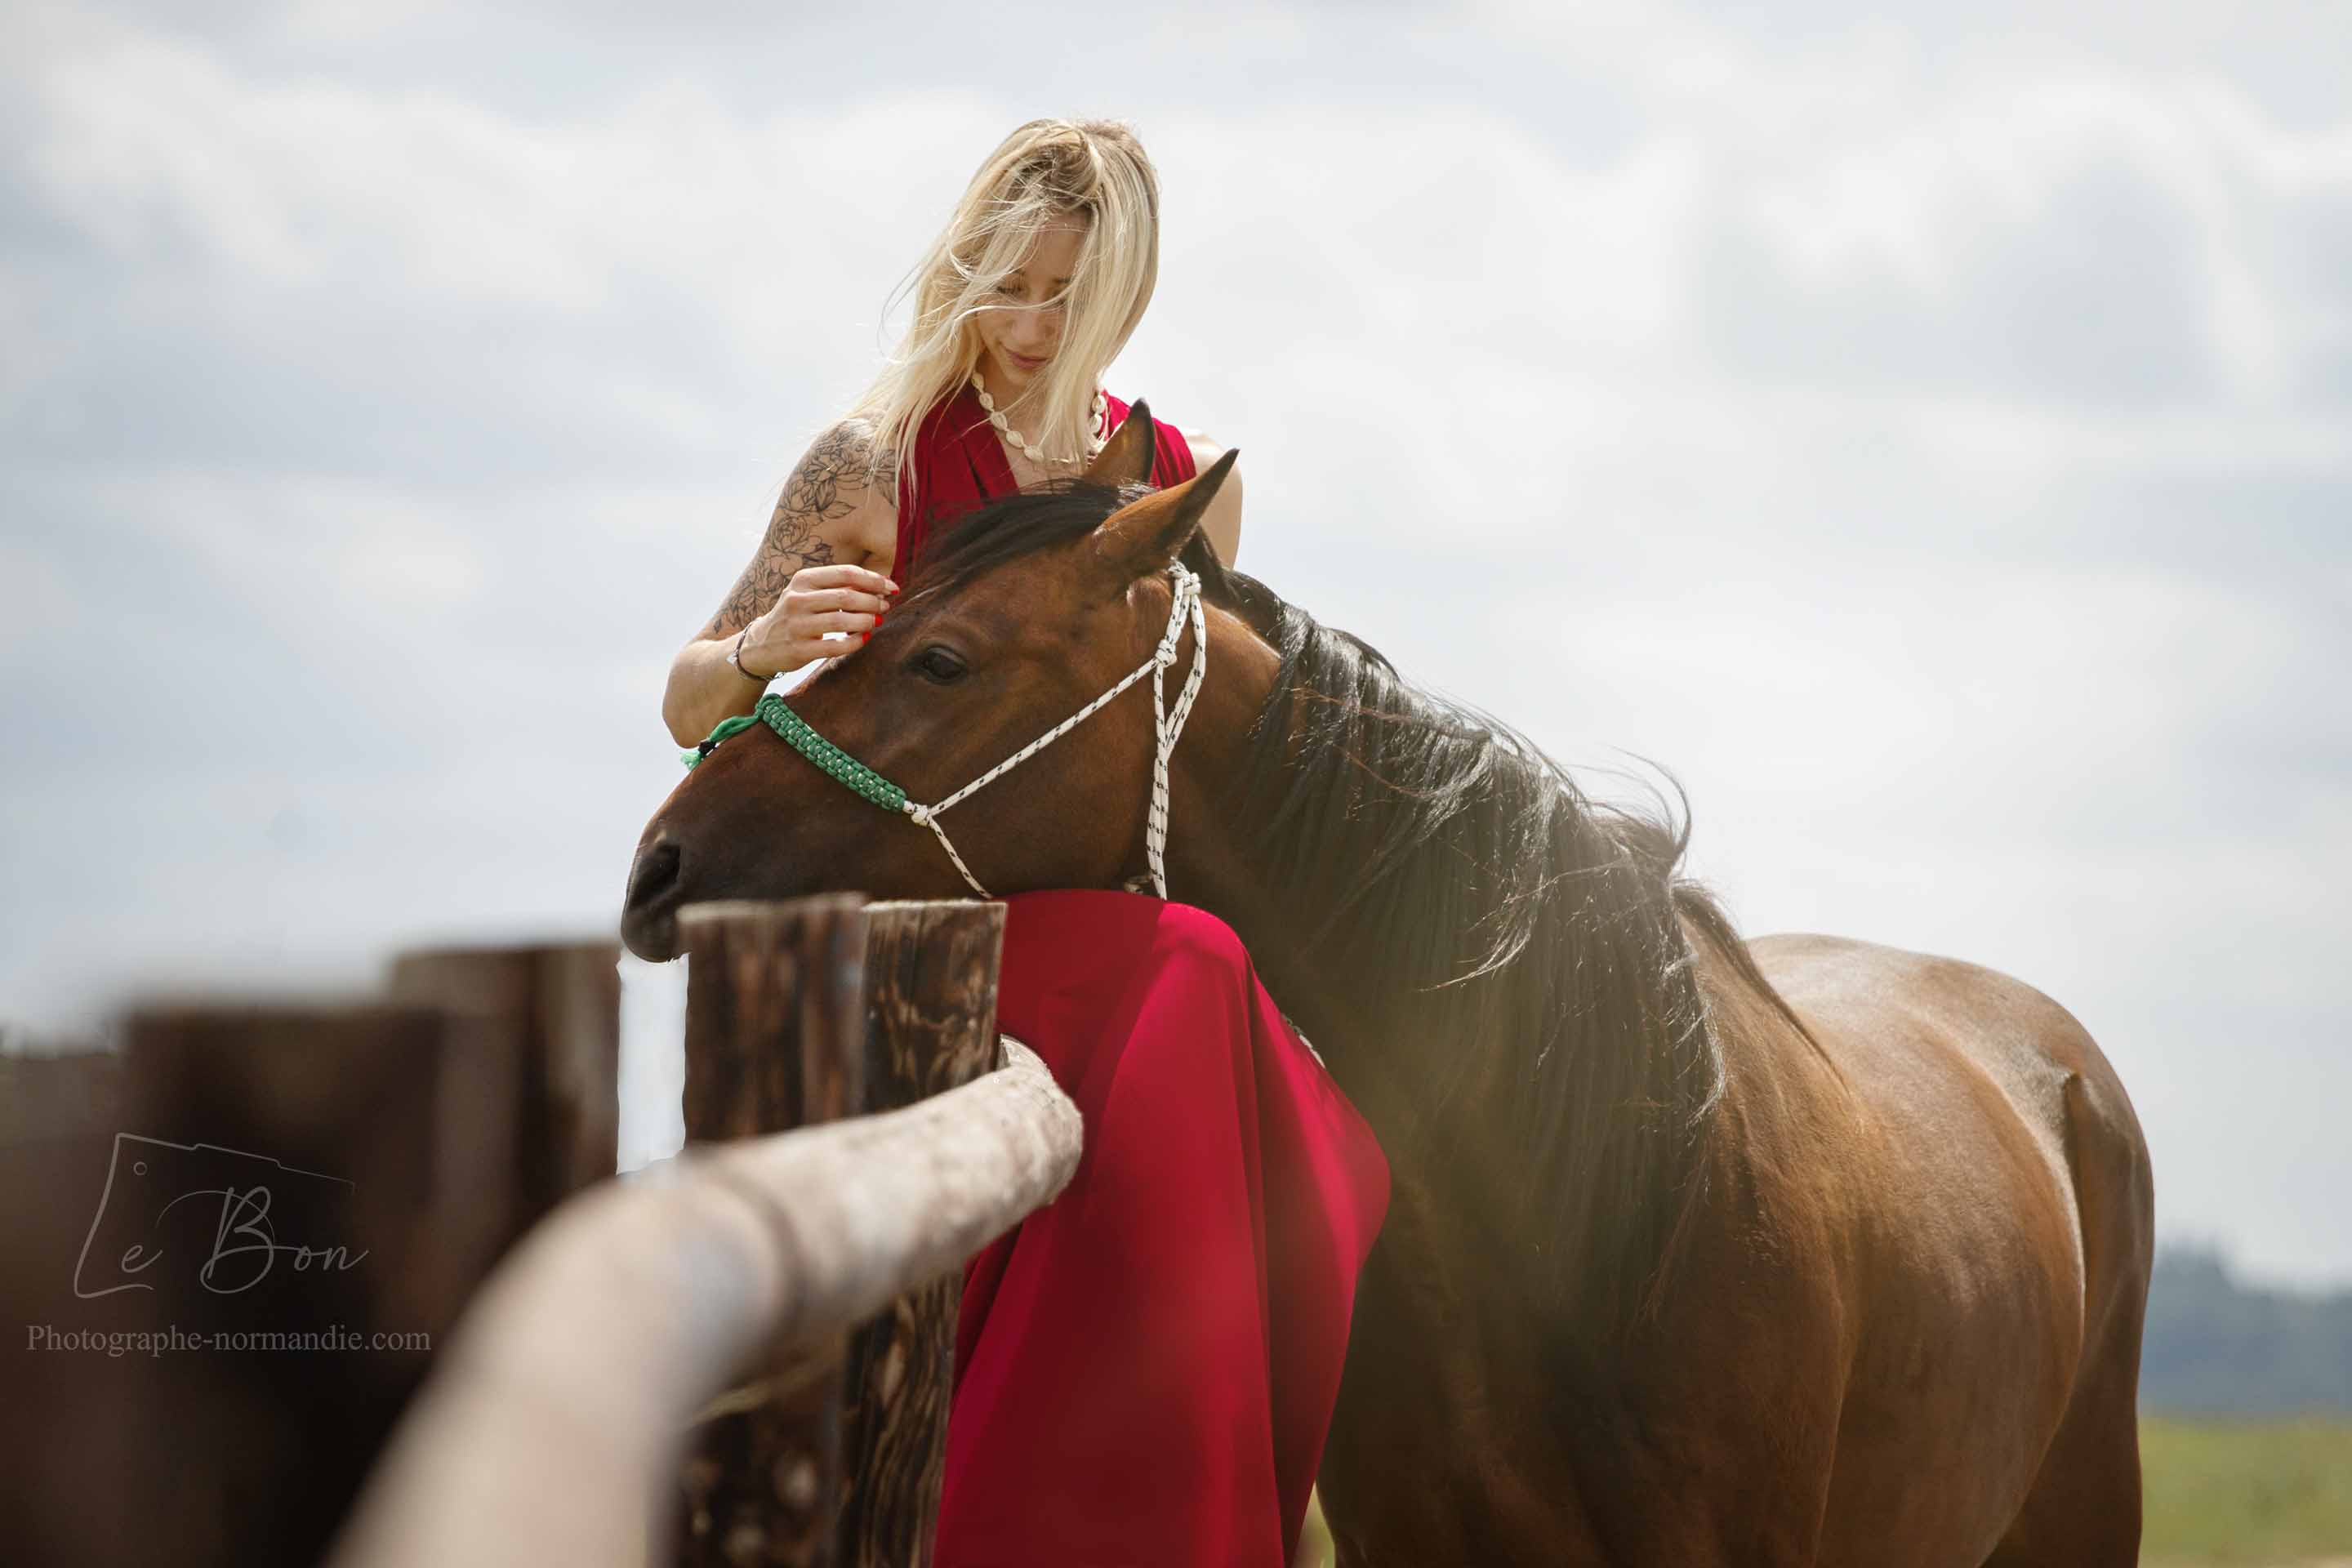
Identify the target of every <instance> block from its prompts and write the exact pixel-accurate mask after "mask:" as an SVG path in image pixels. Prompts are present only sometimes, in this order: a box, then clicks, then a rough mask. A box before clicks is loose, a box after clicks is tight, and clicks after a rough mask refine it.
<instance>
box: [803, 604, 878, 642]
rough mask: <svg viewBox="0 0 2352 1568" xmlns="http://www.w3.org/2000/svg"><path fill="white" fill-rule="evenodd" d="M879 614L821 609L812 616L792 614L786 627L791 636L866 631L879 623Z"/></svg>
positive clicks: (814, 635)
mask: <svg viewBox="0 0 2352 1568" xmlns="http://www.w3.org/2000/svg"><path fill="white" fill-rule="evenodd" d="M881 620H882V617H881V616H873V615H867V614H866V613H865V612H864V611H862V610H822V611H819V612H818V613H817V614H815V615H813V616H793V617H792V622H791V625H790V626H789V627H788V628H787V634H788V635H789V636H791V637H796V638H799V637H816V636H818V635H819V634H821V633H824V632H868V631H872V630H873V629H874V628H875V626H877V625H879V624H880V623H881Z"/></svg>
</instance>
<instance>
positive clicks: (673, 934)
mask: <svg viewBox="0 0 2352 1568" xmlns="http://www.w3.org/2000/svg"><path fill="white" fill-rule="evenodd" d="M1150 432H1151V421H1150V416H1149V415H1148V413H1147V411H1146V410H1145V408H1144V406H1143V405H1141V404H1137V405H1135V408H1134V410H1133V412H1132V413H1131V414H1130V416H1129V418H1128V420H1127V422H1126V423H1125V424H1124V425H1123V426H1120V428H1119V431H1118V434H1117V435H1115V436H1114V437H1112V439H1111V442H1110V444H1109V445H1108V447H1105V449H1104V451H1103V453H1102V455H1101V457H1100V458H1097V460H1096V462H1095V463H1094V465H1093V466H1092V467H1091V468H1088V470H1087V474H1086V476H1085V477H1084V479H1081V480H1080V481H1078V482H1077V483H1076V484H1074V485H1071V486H1068V487H1066V488H1062V489H1055V490H1052V491H1049V492H1045V493H1038V494H1031V495H1024V496H1020V497H1015V498H1008V499H1007V500H1003V501H999V502H996V503H994V504H993V505H992V507H991V508H990V509H989V511H988V513H986V514H983V515H982V516H980V517H976V518H975V519H973V520H972V521H971V523H970V524H967V525H966V527H965V528H963V529H961V530H959V531H957V532H956V533H955V534H953V535H950V537H949V539H948V541H947V542H946V545H945V546H944V547H943V548H942V549H941V550H940V551H939V552H937V554H936V555H935V556H934V557H933V558H932V559H931V560H929V561H928V562H927V563H925V565H924V567H923V569H922V571H921V572H919V574H916V576H915V580H914V581H913V582H911V583H910V584H908V594H907V595H906V596H905V599H904V601H903V602H902V603H901V604H899V605H896V606H894V607H893V608H892V610H891V612H890V614H889V616H888V617H887V619H886V620H885V621H884V623H883V624H882V625H881V626H878V627H877V628H876V630H875V632H874V635H873V637H872V638H871V640H870V641H868V642H866V644H865V645H864V646H863V647H860V648H859V649H858V651H856V652H855V653H852V654H849V655H846V656H845V657H843V658H838V659H835V660H834V661H833V662H831V663H830V664H828V665H827V666H826V667H825V668H823V669H822V670H821V671H819V673H818V674H817V676H816V677H815V678H814V679H811V680H810V681H809V682H808V683H807V684H805V685H803V686H802V687H801V688H800V689H798V690H796V691H794V692H793V694H792V698H791V702H790V714H792V715H797V717H798V719H799V720H800V721H804V722H805V724H806V726H807V728H808V730H810V731H814V734H816V735H818V736H822V737H823V738H824V741H825V742H831V743H832V745H833V746H834V747H835V748H838V750H839V752H842V753H845V755H846V757H848V758H854V759H856V762H857V763H862V764H864V766H865V767H866V769H868V770H871V773H872V774H875V775H879V778H880V779H882V780H887V781H888V783H889V784H895V785H897V786H899V788H901V789H903V791H904V792H905V794H906V795H907V797H908V798H909V799H911V800H914V801H916V802H919V803H923V804H936V803H938V802H940V801H942V800H944V799H945V798H947V797H948V796H949V795H951V794H953V793H954V792H955V791H957V790H959V789H961V788H962V787H963V786H964V785H966V784H970V783H971V781H973V780H974V779H976V778H978V777H979V776H980V775H981V774H982V773H986V772H987V771H988V770H989V769H991V768H992V767H994V766H995V765H996V764H997V763H1001V762H1003V760H1004V759H1005V758H1007V757H1009V756H1011V755H1012V754H1013V753H1014V752H1017V751H1019V750H1021V749H1022V748H1023V747H1024V746H1026V745H1028V744H1029V743H1030V742H1033V741H1034V740H1036V739H1037V738H1038V737H1039V736H1041V735H1043V734H1045V732H1046V731H1049V730H1051V729H1053V728H1054V727H1055V725H1056V724H1058V723H1060V722H1061V721H1063V720H1065V719H1067V718H1068V717H1070V715H1072V714H1073V713H1075V712H1076V711H1077V710H1079V709H1080V708H1082V707H1084V706H1085V705H1086V704H1087V703H1088V702H1090V701H1092V700H1094V699H1095V698H1097V697H1098V696H1100V695H1101V694H1102V693H1103V692H1105V691H1106V690H1108V689H1110V688H1111V687H1112V686H1114V685H1116V684H1117V683H1118V681H1119V680H1120V679H1122V678H1124V677H1126V676H1127V675H1128V674H1129V673H1130V672H1131V671H1133V670H1135V669H1136V668H1138V667H1139V664H1140V663H1142V662H1143V661H1146V660H1148V659H1150V657H1151V655H1152V652H1153V650H1154V648H1155V647H1157V646H1158V644H1159V643H1160V637H1161V635H1162V633H1163V631H1164V629H1165V627H1166V626H1167V624H1168V621H1169V617H1170V612H1171V605H1172V604H1173V600H1172V597H1171V595H1172V584H1171V577H1170V576H1169V575H1168V574H1167V573H1166V568H1167V567H1168V565H1169V563H1171V561H1172V560H1174V559H1175V558H1176V557H1177V555H1178V552H1180V551H1181V550H1182V549H1183V548H1184V546H1185V543H1186V542H1187V540H1188V539H1190V538H1191V537H1192V535H1193V532H1194V530H1195V525H1196V524H1197V523H1198V521H1199V520H1200V516H1201V513H1202V509H1203V508H1205V507H1206V506H1207V504H1208V502H1209V500H1211V498H1212V497H1213V496H1214V495H1215V493H1216V491H1217V488H1218V486H1219V485H1220V484H1221V483H1222V482H1223V479H1224V477H1225V474H1226V472H1227V471H1228V469H1229V468H1231V466H1232V462H1233V454H1231V453H1228V454H1227V455H1226V456H1225V458H1223V459H1222V460H1221V461H1219V462H1218V463H1217V464H1216V465H1215V466H1213V468H1209V469H1208V470H1207V471H1206V472H1204V473H1202V474H1201V475H1200V476H1199V477H1198V478H1196V479H1191V480H1188V481H1187V482H1185V483H1183V484H1181V485H1176V486H1173V487H1171V488H1170V489H1164V490H1160V491H1155V492H1151V493H1149V494H1146V495H1143V496H1141V497H1140V498H1139V499H1133V500H1129V499H1127V494H1123V493H1122V491H1121V489H1119V488H1118V487H1120V486H1122V485H1125V484H1128V483H1130V482H1132V481H1135V480H1139V479H1142V478H1143V477H1144V475H1145V474H1146V473H1148V471H1149V468H1150V460H1151V434H1150ZM1129 493H1131V492H1129ZM1122 501H1124V504H1121V502H1122ZM1226 630H1227V635H1230V632H1231V628H1230V626H1228V627H1227V628H1226ZM1219 640H1222V638H1220V637H1217V636H1214V635H1213V638H1212V641H1213V642H1216V641H1219ZM1191 653H1192V637H1190V636H1189V635H1188V636H1186V637H1185V638H1184V647H1183V650H1182V654H1183V657H1181V658H1179V660H1178V663H1177V665H1176V667H1175V668H1173V669H1172V670H1171V671H1170V672H1169V675H1170V677H1171V679H1168V682H1167V689H1168V694H1169V697H1170V700H1171V701H1172V700H1174V698H1175V695H1176V692H1177V689H1178V687H1179V686H1180V685H1181V677H1182V675H1183V673H1184V668H1185V665H1186V663H1187V662H1189V658H1190V657H1191ZM1269 658H1270V656H1269ZM1267 679H1268V680H1269V681H1270V668H1269V670H1268V672H1267ZM1220 684H1223V685H1227V686H1230V678H1229V679H1228V681H1227V682H1224V683H1220V682H1216V681H1212V682H1211V685H1212V686H1213V687H1214V686H1218V685H1220ZM1253 684H1256V686H1257V694H1258V695H1261V696H1262V695H1263V692H1264V689H1265V686H1264V684H1263V683H1253ZM1139 685H1140V686H1142V687H1146V688H1148V687H1149V686H1150V681H1149V680H1148V679H1147V680H1144V681H1142V682H1140V683H1139ZM1208 706H1210V704H1208V702H1207V700H1206V699H1205V698H1204V709H1205V708H1206V707H1208ZM1214 706H1216V707H1219V708H1221V709H1224V708H1232V707H1233V706H1234V705H1233V704H1232V703H1231V702H1224V703H1218V704H1214ZM1208 717H1209V715H1208V713H1207V712H1206V711H1204V712H1203V714H1202V718H1203V719H1204V720H1205V719H1207V718H1208ZM1249 717H1250V713H1249V712H1248V711H1246V710H1237V711H1236V712H1235V713H1233V714H1228V715H1226V716H1225V717H1224V719H1223V721H1222V727H1223V728H1225V729H1227V730H1230V731H1234V736H1235V738H1237V737H1238V731H1239V730H1240V729H1243V728H1245V727H1246V724H1247V721H1248V718H1249ZM787 722H789V718H788V719H787ZM1203 727H1204V726H1202V725H1201V724H1198V723H1196V724H1195V726H1194V727H1192V728H1191V729H1188V730H1187V731H1186V738H1185V741H1184V748H1183V749H1184V750H1185V751H1186V752H1197V751H1199V750H1200V749H1201V747H1202V744H1203V743H1204V742H1205V740H1206V737H1204V736H1203V734H1202V729H1203ZM1155 733H1156V732H1155V730H1154V725H1153V718H1152V702H1151V697H1150V692H1149V690H1148V689H1135V688H1130V689H1128V690H1127V691H1125V692H1124V693H1122V694H1121V695H1120V696H1119V697H1118V698H1117V699H1115V700H1112V701H1111V702H1109V703H1108V705H1107V706H1105V707H1104V708H1103V709H1102V710H1100V711H1099V712H1097V713H1096V714H1095V715H1094V716H1093V717H1091V718H1089V719H1087V721H1085V722H1084V723H1082V724H1080V725H1079V726H1078V727H1077V728H1076V730H1074V731H1071V732H1070V733H1069V734H1068V735H1067V736H1066V737H1065V738H1063V739H1061V740H1059V741H1057V742H1055V743H1054V744H1053V745H1051V746H1050V747H1048V748H1046V749H1045V751H1043V752H1040V753H1038V754H1037V755H1036V756H1035V757H1034V758H1032V759H1031V760H1029V761H1028V762H1026V763H1023V764H1022V765H1020V766H1018V767H1016V768H1014V769H1013V771H1012V772H1010V773H1006V774H1004V775H1003V777H1001V778H999V779H997V780H995V781H994V782H992V783H991V784H988V785H986V786H985V787H983V788H982V789H980V790H979V791H978V792H976V793H975V794H973V795H971V797H970V798H969V799H968V800H965V801H962V802H959V803H958V804H957V805H954V807H953V808H952V809H951V810H949V811H947V812H946V813H944V814H943V815H942V816H940V823H941V825H942V826H945V827H946V828H947V830H948V831H949V833H950V834H951V835H952V837H953V842H954V844H955V847H956V848H957V850H958V851H959V852H960V853H961V855H962V857H963V858H964V860H965V861H966V863H968V865H969V866H970V868H971V873H972V875H973V876H974V877H976V878H977V879H979V880H980V881H981V882H982V883H983V884H984V885H985V886H986V887H987V889H989V890H990V891H991V892H992V893H997V894H1002V893H1008V892H1014V891H1019V890H1023V889H1034V888H1089V887H1091V888H1112V887H1117V886H1118V885H1120V883H1121V882H1123V881H1124V880H1125V879H1127V877H1128V876H1129V874H1131V873H1132V872H1134V871H1136V870H1139V869H1140V868H1141V864H1142V862H1141V846H1142V844H1143V836H1144V822H1145V812H1146V803H1147V799H1148V796H1149V794H1150V779H1151V771H1152V761H1153V752H1154V739H1155ZM861 776H864V775H861ZM877 793H886V792H883V791H880V790H878V789H877V790H869V791H868V793H867V795H861V794H859V793H857V792H856V791H855V790H853V789H852V788H849V787H845V785H844V784H842V783H840V782H837V781H836V779H835V777H834V776H832V775H830V774H828V773H826V772H825V771H824V770H823V769H822V768H820V767H819V766H818V765H817V763H814V762H813V761H812V760H811V759H810V758H809V756H807V755H804V754H803V752H802V751H800V750H796V749H795V748H794V747H793V745H792V744H789V743H787V742H786V741H785V740H784V739H783V738H782V736H781V735H780V734H779V733H778V731H776V730H775V729H774V728H772V726H771V725H770V724H769V723H766V722H757V723H753V724H751V726H750V727H749V728H746V729H743V730H741V731H740V732H739V733H736V734H734V735H732V736H731V737H730V738H729V739H727V740H726V741H725V742H723V743H721V744H719V745H716V746H710V747H709V748H708V749H707V751H706V753H705V755H704V757H703V760H702V761H701V762H700V763H699V764H698V766H696V767H695V768H694V770H693V771H692V772H691V773H688V775H687V777H686V779H685V781H684V782H683V783H681V784H679V785H678V786H677V789H676V790H675V791H674V792H673V793H672V794H671V795H670V797H669V799H668V800H667V801H666V802H664V803H663V805H662V808H661V809H660V811H658V812H656V814H655V816H654V819H653V821H652V822H651V823H649V824H647V826H646V831H645V834H644V837H642V838H641V839H640V840H639V841H638V845H637V852H636V858H635V863H634V865H633V866H632V867H631V868H630V874H629V886H628V892H627V896H626V900H625V906H624V910H623V913H622V919H621V931H622V935H623V937H624V939H625V941H626V942H627V943H628V945H629V948H630V950H631V951H632V952H635V953H637V954H639V955H640V956H642V957H646V958H653V959H664V958H667V957H670V956H671V955H672V954H673V953H674V952H676V950H677V928H676V917H677V910H679V908H681V907H682V906H684V905H686V904H688V903H694V902H698V901H700V900H709V899H730V898H749V899H780V898H791V897H794V896H797V895H800V894H804V893H814V892H824V891H832V890H843V889H856V890H860V891H864V892H867V893H871V894H873V895H876V896H877V897H884V898H961V897H967V896H969V895H970V894H971V887H970V885H969V884H968V883H967V882H966V881H965V879H964V878H963V876H962V875H961V873H960V872H959V871H958V870H957V868H956V867H955V864H954V863H953V861H951V860H950V858H949V855H948V853H947V851H946V850H945V849H944V848H943V847H941V843H940V839H939V838H937V837H934V836H933V834H932V832H931V831H930V830H929V828H927V827H926V826H922V825H921V824H919V822H917V821H915V820H913V819H911V818H909V817H908V816H905V815H903V814H902V813H901V812H899V811H896V810H890V809H887V808H883V807H879V806H877V804H876V803H875V801H874V800H873V799H871V798H869V797H868V796H869V795H873V794H877Z"/></svg>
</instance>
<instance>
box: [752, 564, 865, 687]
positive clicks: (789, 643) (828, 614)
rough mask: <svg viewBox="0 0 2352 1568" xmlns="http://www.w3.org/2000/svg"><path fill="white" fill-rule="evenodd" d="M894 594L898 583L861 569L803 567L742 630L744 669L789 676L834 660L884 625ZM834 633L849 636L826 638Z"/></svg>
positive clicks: (761, 673) (755, 672)
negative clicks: (799, 670)
mask: <svg viewBox="0 0 2352 1568" xmlns="http://www.w3.org/2000/svg"><path fill="white" fill-rule="evenodd" d="M897 592H898V584H896V583H893V582H892V581H890V579H889V578H887V577H886V576H884V575H883V574H881V573H879V572H869V571H867V570H866V568H865V567H863V566H848V565H838V564H835V565H826V566H803V567H802V568H801V569H800V570H799V571H797V572H795V573H793V575H792V579H791V580H790V581H789V582H787V583H786V584H784V591H783V592H782V594H780V595H777V596H776V602H775V603H774V604H773V605H770V606H769V608H768V611H767V613H766V614H765V615H762V616H759V617H758V618H757V619H756V620H754V621H752V622H751V626H749V627H748V628H746V630H745V631H744V633H743V647H742V654H741V664H742V668H744V670H745V671H746V672H747V673H749V674H751V675H755V676H757V675H770V674H773V675H790V674H791V673H792V672H793V670H796V669H798V668H801V667H802V666H803V665H807V664H814V663H815V662H816V661H817V660H818V659H821V658H838V657H840V656H841V655H843V654H845V653H847V652H848V651H849V650H850V649H852V648H854V647H857V646H858V645H859V644H860V643H862V642H863V641H865V639H866V636H867V635H869V634H870V633H872V631H873V630H874V628H875V627H876V626H879V625H881V624H882V616H883V614H884V612H885V611H887V609H888V608H889V596H890V595H893V594H896V593H897ZM833 632H841V633H846V634H847V636H846V637H838V638H836V637H828V636H827V635H826V634H828V633H833Z"/></svg>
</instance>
